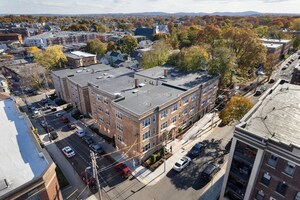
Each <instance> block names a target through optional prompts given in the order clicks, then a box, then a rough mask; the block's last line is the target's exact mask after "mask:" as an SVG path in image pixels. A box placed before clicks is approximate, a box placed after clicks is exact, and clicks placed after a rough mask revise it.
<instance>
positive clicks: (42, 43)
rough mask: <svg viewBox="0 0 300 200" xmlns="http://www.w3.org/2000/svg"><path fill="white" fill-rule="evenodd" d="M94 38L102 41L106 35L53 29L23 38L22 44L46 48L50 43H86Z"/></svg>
mask: <svg viewBox="0 0 300 200" xmlns="http://www.w3.org/2000/svg"><path fill="white" fill-rule="evenodd" d="M96 38H97V39H100V40H102V41H104V40H105V39H106V35H105V34H101V33H93V32H72V31H53V32H45V33H42V34H39V35H35V36H32V37H28V38H26V39H24V45H25V46H37V47H41V48H46V47H47V46H51V45H68V44H77V43H87V42H89V41H90V40H93V39H96Z"/></svg>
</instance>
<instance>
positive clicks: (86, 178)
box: [80, 167, 96, 187]
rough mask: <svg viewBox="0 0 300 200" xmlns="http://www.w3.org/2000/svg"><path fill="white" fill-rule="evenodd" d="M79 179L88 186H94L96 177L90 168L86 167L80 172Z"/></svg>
mask: <svg viewBox="0 0 300 200" xmlns="http://www.w3.org/2000/svg"><path fill="white" fill-rule="evenodd" d="M80 178H81V180H82V181H83V182H84V183H85V184H86V185H88V186H89V187H92V186H95V184H96V179H95V178H94V177H93V172H92V168H91V167H88V168H87V169H86V170H84V171H82V172H81V173H80Z"/></svg>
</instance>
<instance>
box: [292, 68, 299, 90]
mask: <svg viewBox="0 0 300 200" xmlns="http://www.w3.org/2000/svg"><path fill="white" fill-rule="evenodd" d="M291 84H295V85H300V64H299V65H298V66H296V67H295V68H294V71H293V75H292V79H291Z"/></svg>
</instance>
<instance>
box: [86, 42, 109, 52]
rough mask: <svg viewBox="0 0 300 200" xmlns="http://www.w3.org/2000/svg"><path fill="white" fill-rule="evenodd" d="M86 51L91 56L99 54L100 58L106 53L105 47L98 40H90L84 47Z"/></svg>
mask: <svg viewBox="0 0 300 200" xmlns="http://www.w3.org/2000/svg"><path fill="white" fill-rule="evenodd" d="M86 51H87V52H89V53H93V54H99V55H101V56H103V55H104V53H105V52H106V45H105V44H104V43H103V42H101V41H100V40H99V39H94V40H91V41H89V42H88V43H87V45H86Z"/></svg>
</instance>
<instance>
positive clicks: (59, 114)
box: [55, 112, 63, 117]
mask: <svg viewBox="0 0 300 200" xmlns="http://www.w3.org/2000/svg"><path fill="white" fill-rule="evenodd" d="M62 115H63V114H62V113H60V112H58V113H55V116H56V117H61V116H62Z"/></svg>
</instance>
